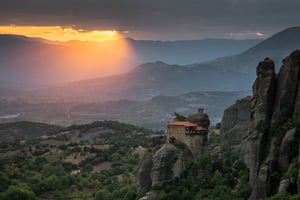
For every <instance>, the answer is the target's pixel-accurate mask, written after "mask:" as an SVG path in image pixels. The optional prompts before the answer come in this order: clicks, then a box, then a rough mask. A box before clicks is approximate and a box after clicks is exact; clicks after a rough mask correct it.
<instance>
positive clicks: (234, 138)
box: [220, 97, 251, 146]
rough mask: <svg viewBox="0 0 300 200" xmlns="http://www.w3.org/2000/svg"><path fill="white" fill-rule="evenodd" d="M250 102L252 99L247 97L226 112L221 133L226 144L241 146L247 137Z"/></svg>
mask: <svg viewBox="0 0 300 200" xmlns="http://www.w3.org/2000/svg"><path fill="white" fill-rule="evenodd" d="M250 102H251V97H245V98H243V99H240V100H237V101H236V103H235V104H233V105H232V106H230V107H229V108H227V109H226V110H225V111H224V115H223V118H222V123H221V131H220V133H221V136H222V141H223V142H224V143H225V144H229V145H231V146H239V145H240V144H241V143H242V139H243V138H244V137H245V136H246V135H247V130H248V123H249V121H250Z"/></svg>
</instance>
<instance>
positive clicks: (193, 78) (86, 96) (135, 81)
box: [31, 62, 252, 102]
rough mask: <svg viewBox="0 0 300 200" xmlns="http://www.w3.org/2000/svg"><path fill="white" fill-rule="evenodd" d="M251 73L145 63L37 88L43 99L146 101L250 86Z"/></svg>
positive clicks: (208, 66) (35, 94)
mask: <svg viewBox="0 0 300 200" xmlns="http://www.w3.org/2000/svg"><path fill="white" fill-rule="evenodd" d="M250 81H252V79H250V80H248V75H247V74H244V73H240V72H236V71H231V70H225V69H222V68H219V67H215V66H212V65H207V64H198V65H191V66H180V65H168V64H166V63H163V62H155V63H147V64H143V65H141V66H139V67H137V68H135V69H133V70H131V71H129V72H127V73H125V74H121V75H114V76H109V77H104V78H98V79H91V80H84V81H79V82H72V83H68V84H64V85H59V86H55V87H50V88H46V89H42V90H38V91H34V92H33V93H32V94H31V96H32V95H34V96H39V97H41V98H43V99H48V100H50V99H59V98H61V99H62V100H63V101H73V100H78V101H82V102H98V101H110V100H119V99H128V100H145V99H150V98H152V97H155V96H158V95H180V94H183V93H188V92H194V91H237V90H243V89H244V88H247V89H249V87H248V85H245V84H244V83H245V82H246V83H247V82H250Z"/></svg>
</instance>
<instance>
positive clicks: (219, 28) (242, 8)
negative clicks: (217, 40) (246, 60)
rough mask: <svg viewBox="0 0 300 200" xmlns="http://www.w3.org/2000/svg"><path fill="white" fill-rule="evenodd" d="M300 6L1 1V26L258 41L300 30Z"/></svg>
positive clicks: (271, 0)
mask: <svg viewBox="0 0 300 200" xmlns="http://www.w3.org/2000/svg"><path fill="white" fill-rule="evenodd" d="M299 8H300V1H298V0H285V1H282V0H188V1H184V0H22V1H20V0H1V1H0V24H2V25H8V24H16V25H62V26H72V27H75V28H84V29H116V30H119V31H125V30H128V31H129V34H130V36H133V37H137V38H152V39H179V38H181V39H182V38H187V39H191V38H205V37H227V36H230V33H232V34H231V35H232V36H239V37H240V38H243V37H245V38H247V37H255V33H256V32H258V31H259V32H263V33H265V34H267V35H268V34H271V33H273V32H276V31H279V30H281V29H283V28H286V27H289V26H297V25H299V19H300V12H299Z"/></svg>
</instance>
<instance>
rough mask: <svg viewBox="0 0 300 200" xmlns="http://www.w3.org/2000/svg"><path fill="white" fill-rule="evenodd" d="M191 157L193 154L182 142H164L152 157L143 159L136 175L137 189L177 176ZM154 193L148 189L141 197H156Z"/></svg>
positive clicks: (147, 187) (158, 183)
mask: <svg viewBox="0 0 300 200" xmlns="http://www.w3.org/2000/svg"><path fill="white" fill-rule="evenodd" d="M192 159H193V155H192V153H191V151H190V150H189V148H188V147H187V146H186V145H185V144H184V143H182V142H180V141H175V142H174V143H166V144H164V145H163V146H162V147H161V148H160V149H159V150H158V151H157V152H156V153H155V154H154V155H153V157H152V156H149V155H148V156H146V158H144V159H143V161H142V163H141V168H140V171H139V175H138V183H139V189H144V190H146V191H147V190H149V189H150V188H151V187H153V186H156V185H160V184H162V183H163V182H165V181H168V180H171V179H173V178H176V177H179V176H180V174H181V173H182V171H183V170H185V169H186V167H187V163H188V162H189V161H191V160H192ZM147 163H148V164H147ZM150 166H151V170H149V168H150ZM144 178H146V180H143V179H144ZM149 178H150V179H149ZM149 183H151V185H149ZM155 194H157V193H156V192H155V191H153V190H150V191H149V192H148V193H147V195H146V196H145V197H144V198H143V199H148V200H149V199H150V200H151V199H157V198H156V195H155Z"/></svg>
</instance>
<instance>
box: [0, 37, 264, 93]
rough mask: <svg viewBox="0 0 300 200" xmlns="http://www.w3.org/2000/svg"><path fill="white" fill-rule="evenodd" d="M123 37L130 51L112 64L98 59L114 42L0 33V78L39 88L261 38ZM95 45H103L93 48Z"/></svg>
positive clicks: (193, 58)
mask: <svg viewBox="0 0 300 200" xmlns="http://www.w3.org/2000/svg"><path fill="white" fill-rule="evenodd" d="M126 41H127V43H128V44H129V45H130V49H131V51H132V52H131V54H130V55H128V56H129V57H125V58H123V57H122V62H121V63H114V64H112V63H110V62H108V61H103V62H102V60H105V59H106V57H107V56H106V53H107V51H108V50H109V46H112V48H115V47H116V46H117V44H115V43H116V42H115V41H106V42H104V43H95V42H80V41H70V42H51V41H47V40H43V39H39V38H28V37H25V36H18V35H0V81H3V82H6V83H7V84H10V85H11V86H15V87H23V88H27V87H40V86H45V85H49V84H50V85H51V84H52V85H53V84H60V83H65V82H70V81H75V80H82V79H90V78H95V77H103V76H107V75H111V74H113V73H116V72H119V73H122V72H125V71H127V70H129V69H132V68H133V67H135V66H137V65H138V64H141V63H146V62H154V61H158V60H161V61H165V62H169V63H176V64H190V63H196V62H202V61H205V60H210V59H213V58H217V57H219V56H227V55H232V54H235V53H238V52H241V51H243V50H245V49H247V48H249V47H252V46H254V45H255V44H257V43H258V42H260V40H223V39H209V40H195V41H166V42H164V41H144V40H133V39H126ZM99 45H100V46H101V45H102V47H103V48H95V47H97V46H99ZM112 52H114V49H112ZM115 56H116V57H117V56H118V55H115ZM104 69H105V70H104Z"/></svg>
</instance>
